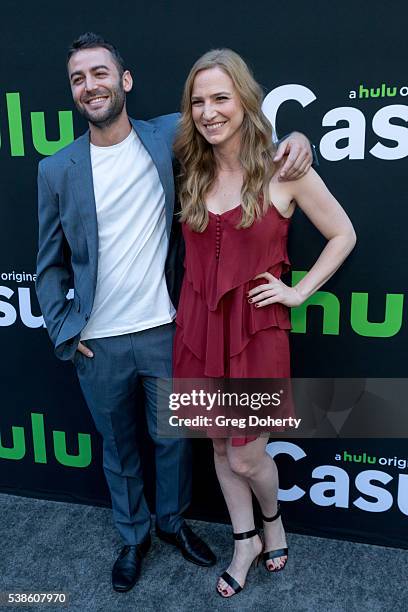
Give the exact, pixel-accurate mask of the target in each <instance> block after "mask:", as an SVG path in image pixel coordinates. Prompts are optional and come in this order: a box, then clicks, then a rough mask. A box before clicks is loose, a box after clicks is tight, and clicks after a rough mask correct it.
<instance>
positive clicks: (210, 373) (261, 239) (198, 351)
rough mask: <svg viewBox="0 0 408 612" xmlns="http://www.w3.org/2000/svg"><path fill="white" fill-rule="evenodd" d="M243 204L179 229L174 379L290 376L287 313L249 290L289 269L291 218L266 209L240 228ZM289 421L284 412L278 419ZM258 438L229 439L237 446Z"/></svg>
mask: <svg viewBox="0 0 408 612" xmlns="http://www.w3.org/2000/svg"><path fill="white" fill-rule="evenodd" d="M240 219H241V206H240V205H239V206H237V207H235V208H233V209H232V210H229V211H226V212H225V213H222V214H215V213H212V212H209V223H208V225H207V227H206V229H205V230H204V232H195V231H193V230H192V229H191V228H190V227H189V226H188V225H187V224H186V223H184V224H183V235H184V240H185V245H186V257H185V262H184V267H185V275H184V280H183V286H182V290H181V296H180V303H179V307H178V311H177V318H176V324H177V329H176V335H175V340H174V354H173V367H174V377H175V378H205V377H224V378H288V377H289V376H290V354H289V339H288V330H289V329H290V328H291V325H290V318H289V310H288V308H287V307H286V306H284V305H283V304H279V303H277V304H271V305H269V306H265V307H262V308H255V306H254V304H249V303H248V298H247V296H246V294H247V292H248V291H249V290H250V289H252V288H254V287H256V286H257V285H260V284H264V283H265V282H267V281H266V280H265V279H259V280H256V281H254V280H253V278H254V277H255V276H256V275H257V274H260V273H262V272H270V273H271V274H273V275H274V276H275V277H277V278H280V276H281V275H282V274H283V273H284V272H286V271H287V270H288V269H289V266H290V262H289V259H288V255H287V235H288V230H289V224H290V219H288V218H286V217H283V216H282V215H281V214H280V213H279V211H278V210H277V208H276V207H275V206H273V205H271V206H270V207H269V208H268V211H267V212H266V214H265V215H264V216H263V217H261V218H260V219H256V220H255V221H254V223H253V224H252V225H251V226H250V227H249V228H245V229H237V227H236V226H237V225H238V223H239V222H240ZM283 416H290V415H283ZM256 437H257V436H247V437H245V438H233V439H232V444H233V446H240V445H243V444H246V443H247V442H250V441H251V440H254V439H256Z"/></svg>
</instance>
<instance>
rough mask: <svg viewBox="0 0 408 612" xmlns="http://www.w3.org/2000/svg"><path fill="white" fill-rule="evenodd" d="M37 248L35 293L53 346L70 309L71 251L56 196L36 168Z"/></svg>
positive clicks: (41, 170)
mask: <svg viewBox="0 0 408 612" xmlns="http://www.w3.org/2000/svg"><path fill="white" fill-rule="evenodd" d="M38 221H39V248H38V256H37V279H36V291H37V297H38V301H39V303H40V307H41V311H42V314H43V317H44V321H45V324H46V326H47V330H48V333H49V336H50V338H51V340H52V342H53V344H54V345H55V344H56V341H57V337H58V333H59V331H60V329H61V326H62V324H63V322H64V320H65V318H66V316H67V315H68V312H69V311H70V308H71V307H72V303H71V302H72V301H71V300H67V299H66V295H67V293H68V291H69V288H70V286H71V277H72V269H71V264H70V249H69V246H68V243H67V241H66V238H65V236H64V233H63V229H62V226H61V221H60V215H59V200H58V194H57V193H55V192H54V191H53V190H52V189H51V187H50V185H49V182H48V180H47V177H46V174H45V170H44V168H43V167H42V164H41V163H40V164H39V167H38Z"/></svg>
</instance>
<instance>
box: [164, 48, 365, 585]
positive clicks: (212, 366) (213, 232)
mask: <svg viewBox="0 0 408 612" xmlns="http://www.w3.org/2000/svg"><path fill="white" fill-rule="evenodd" d="M261 103H262V94H261V89H260V87H259V85H258V84H257V83H256V82H255V81H254V79H253V77H252V75H251V73H250V72H249V69H248V67H247V66H246V64H245V62H244V61H243V60H242V58H240V57H239V56H238V55H237V54H236V53H234V52H233V51H231V50H229V49H220V50H214V51H210V52H208V53H206V54H205V55H203V56H202V57H201V58H200V59H199V60H198V61H197V62H196V63H195V65H194V66H193V68H192V69H191V72H190V74H189V76H188V78H187V81H186V84H185V88H184V94H183V100H182V118H181V124H180V130H179V133H178V137H177V139H176V143H175V153H176V156H177V158H178V159H179V161H180V164H181V176H180V189H179V193H180V202H181V221H182V223H183V234H184V238H185V243H186V258H185V267H186V273H185V277H184V281H183V288H182V294H181V299H180V305H179V310H178V314H177V321H176V322H177V331H176V337H175V345H174V376H175V378H204V377H231V378H274V377H282V378H284V377H288V376H289V375H290V368H289V345H288V330H289V328H290V323H289V315H288V308H289V307H293V306H299V305H300V304H302V302H304V301H305V300H306V299H307V298H308V297H309V296H311V295H312V294H313V293H314V292H315V291H317V290H318V289H319V287H321V285H323V283H325V282H326V281H327V280H328V279H329V278H330V277H331V276H332V275H333V274H334V272H335V271H336V270H337V268H338V267H339V266H340V265H341V263H342V262H343V261H344V259H345V258H346V257H347V255H348V254H349V253H350V251H351V250H352V248H353V246H354V244H355V234H354V230H353V227H352V225H351V222H350V220H349V218H348V217H347V215H346V213H345V212H344V211H343V209H342V208H341V206H340V204H339V203H338V202H337V201H336V199H335V198H334V197H333V196H332V195H331V193H330V192H329V191H328V189H327V188H326V186H325V185H324V183H323V182H322V181H321V179H320V178H319V177H318V175H317V174H316V173H315V172H314V171H313V170H310V171H309V172H308V173H307V174H306V175H305V176H304V177H303V178H301V179H300V180H298V181H291V182H281V181H279V178H278V176H279V171H280V167H279V165H277V164H274V163H273V158H274V154H275V150H274V146H273V144H272V130H271V126H270V124H269V122H268V120H267V119H266V117H265V116H264V115H263V113H262V110H261ZM296 203H297V204H298V205H299V206H300V207H301V208H302V210H303V211H304V212H305V214H306V215H307V216H308V217H309V219H310V220H311V222H312V223H313V224H314V225H315V226H316V227H317V229H318V230H320V232H321V233H322V234H323V235H324V236H325V238H326V239H327V241H328V242H327V244H326V246H325V248H324V249H323V251H322V253H321V255H320V257H319V258H318V260H317V261H316V263H315V264H314V266H313V267H312V268H311V270H310V271H309V272H308V274H306V276H305V277H304V278H303V279H302V280H301V281H300V282H299V283H298V284H297V285H296V286H295V287H289V286H287V285H286V284H284V283H283V282H282V281H281V280H280V276H281V275H282V273H284V272H285V271H286V270H287V269H288V266H289V260H288V257H287V253H286V240H287V233H288V227H289V223H290V217H291V216H292V214H293V212H294V209H295V206H296ZM266 443H267V438H265V437H262V436H261V437H255V436H252V437H246V438H232V439H213V446H214V460H215V468H216V472H217V476H218V480H219V482H220V486H221V489H222V492H223V495H224V498H225V501H226V504H227V507H228V510H229V514H230V517H231V522H232V526H233V532H234V540H235V548H234V554H233V558H232V561H231V563H230V565H229V567H228V568H227V570H226V572H224V573H223V575H222V576H221V577H220V578H219V579H218V583H217V591H218V593H219V594H220V595H221V596H222V597H231V596H232V595H235V594H236V593H238V592H239V591H240V590H242V588H243V586H244V583H245V580H246V575H247V573H248V570H249V568H250V566H251V564H252V562H253V561H254V560H255V559H257V558H258V557H259V556H260V554H261V553H262V552H263V560H264V563H265V566H266V568H267V569H268V570H269V571H271V572H272V571H278V570H280V569H283V567H284V566H285V564H286V560H287V553H288V551H287V544H286V538H285V532H284V529H283V526H282V521H281V518H280V511H279V506H278V504H277V491H278V473H277V468H276V464H275V462H274V461H273V459H272V458H271V457H270V456H269V454H268V453H267V452H266ZM252 492H253V493H254V494H255V496H256V497H257V499H258V501H259V504H260V507H261V510H262V515H263V520H264V542H263V543H262V541H261V539H260V537H259V534H258V532H257V531H256V530H255V528H254V527H255V525H254V514H253V507H252Z"/></svg>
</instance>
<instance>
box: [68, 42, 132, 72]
mask: <svg viewBox="0 0 408 612" xmlns="http://www.w3.org/2000/svg"><path fill="white" fill-rule="evenodd" d="M96 47H103V48H104V49H107V50H108V51H110V54H111V55H112V58H113V60H114V62H115V64H116V66H117V69H118V71H119V76H122V74H123V73H124V71H125V70H126V68H125V62H124V61H123V58H122V56H121V54H120V53H119V51H118V50H117V48H116V47H115V46H114V45H112V44H111V43H110V42H108V41H107V40H105V39H104V38H103V37H102V36H100V35H99V34H95V33H94V32H85V34H81V36H79V37H78V38H77V39H76V40H74V42H73V43H71V46H70V47H69V49H68V55H67V64H68V62H69V60H70V59H71V57H72V56H73V55H74V53H76V52H77V51H82V49H95V48H96Z"/></svg>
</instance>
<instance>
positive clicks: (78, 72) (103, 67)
mask: <svg viewBox="0 0 408 612" xmlns="http://www.w3.org/2000/svg"><path fill="white" fill-rule="evenodd" d="M101 69H104V70H109V67H108V66H105V64H100V65H99V66H92V68H91V72H96V71H97V70H101ZM81 74H84V73H83V71H82V70H75V71H74V72H71V74H70V77H69V78H70V79H72V78H73V77H74V76H77V75H81Z"/></svg>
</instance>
